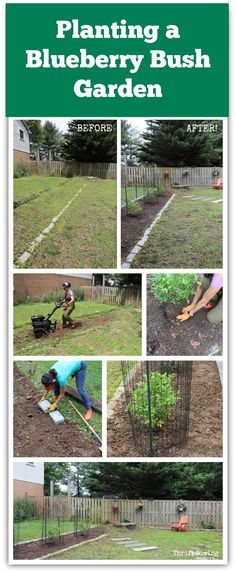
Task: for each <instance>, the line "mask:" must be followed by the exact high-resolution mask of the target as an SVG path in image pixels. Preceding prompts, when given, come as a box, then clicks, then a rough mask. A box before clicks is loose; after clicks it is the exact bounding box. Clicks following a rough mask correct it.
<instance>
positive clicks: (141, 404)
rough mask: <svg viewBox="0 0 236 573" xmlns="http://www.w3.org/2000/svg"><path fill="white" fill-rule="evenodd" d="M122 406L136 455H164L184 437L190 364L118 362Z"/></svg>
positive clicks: (185, 434) (181, 442)
mask: <svg viewBox="0 0 236 573" xmlns="http://www.w3.org/2000/svg"><path fill="white" fill-rule="evenodd" d="M121 365H122V374H123V382H124V389H125V398H126V404H127V409H128V414H129V419H130V424H131V428H132V435H133V439H134V444H135V448H136V450H137V452H138V454H139V455H143V456H145V455H146V456H156V455H162V454H167V453H168V450H169V449H170V448H171V447H173V446H183V445H184V444H185V443H186V441H187V437H188V431H189V413H190V398H191V381H192V362H190V361H184V362H181V361H178V362H177V361H147V362H138V363H137V364H136V366H133V365H132V363H131V364H130V363H129V362H122V363H121Z"/></svg>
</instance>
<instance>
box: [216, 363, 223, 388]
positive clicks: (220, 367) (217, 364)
mask: <svg viewBox="0 0 236 573" xmlns="http://www.w3.org/2000/svg"><path fill="white" fill-rule="evenodd" d="M216 366H217V368H218V372H219V377H220V382H221V386H223V378H224V366H223V360H216Z"/></svg>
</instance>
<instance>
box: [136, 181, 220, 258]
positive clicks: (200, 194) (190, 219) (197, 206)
mask: <svg viewBox="0 0 236 573" xmlns="http://www.w3.org/2000/svg"><path fill="white" fill-rule="evenodd" d="M188 195H193V196H194V197H192V198H191V197H189V198H188ZM205 199H206V200H205ZM221 199H222V191H217V190H213V189H191V190H189V191H187V192H183V191H179V190H175V197H174V198H173V200H172V201H171V203H170V205H169V207H168V208H167V210H166V211H165V212H164V214H163V215H162V217H161V219H160V220H159V221H158V222H157V223H156V224H155V226H154V227H153V229H152V231H151V232H150V235H149V237H148V239H147V241H146V243H145V244H144V246H143V247H142V248H141V250H140V251H139V253H138V254H137V255H136V256H135V258H134V259H133V261H132V267H133V268H198V267H199V268H221V267H222V203H221V202H220V203H213V202H212V201H217V200H221Z"/></svg>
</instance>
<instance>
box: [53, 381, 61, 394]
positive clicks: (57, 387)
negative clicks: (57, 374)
mask: <svg viewBox="0 0 236 573" xmlns="http://www.w3.org/2000/svg"><path fill="white" fill-rule="evenodd" d="M53 391H54V396H56V397H57V398H58V396H60V384H59V382H57V381H56V382H54V384H53Z"/></svg>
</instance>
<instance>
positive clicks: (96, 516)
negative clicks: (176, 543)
mask: <svg viewBox="0 0 236 573" xmlns="http://www.w3.org/2000/svg"><path fill="white" fill-rule="evenodd" d="M140 503H141V504H142V507H141V509H140ZM186 505H187V510H186V513H187V514H188V516H189V527H190V529H201V528H202V525H203V523H205V524H207V523H211V524H212V525H213V526H214V527H215V529H222V525H223V515H222V512H223V505H222V502H221V501H187V502H186ZM36 506H37V516H38V518H42V517H43V516H45V514H46V515H47V517H48V518H50V519H53V518H56V517H58V516H59V517H60V518H61V519H70V518H73V515H74V513H75V510H76V509H78V519H79V520H85V519H86V520H88V521H90V522H91V523H112V524H114V525H115V524H119V523H122V522H125V521H126V520H127V521H129V522H131V523H135V524H136V525H139V526H142V527H163V528H169V527H170V523H171V521H179V517H180V516H179V514H178V513H177V512H176V506H177V501H174V500H173V501H172V500H171V501H166V500H161V501H160V500H133V499H123V500H117V499H103V498H85V497H83V498H77V497H69V496H68V497H67V496H55V497H42V498H37V499H36Z"/></svg>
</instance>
